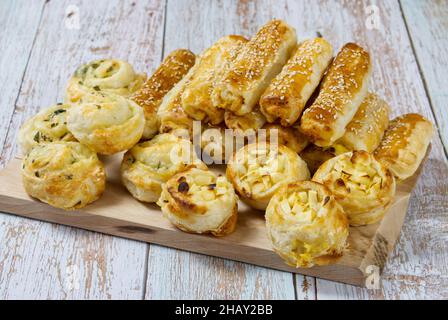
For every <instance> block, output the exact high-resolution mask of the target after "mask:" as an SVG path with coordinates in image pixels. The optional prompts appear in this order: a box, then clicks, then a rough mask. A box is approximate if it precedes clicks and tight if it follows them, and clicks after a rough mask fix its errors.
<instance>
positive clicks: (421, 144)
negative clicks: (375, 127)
mask: <svg viewBox="0 0 448 320" xmlns="http://www.w3.org/2000/svg"><path fill="white" fill-rule="evenodd" d="M433 134H434V128H433V125H432V123H431V122H430V121H428V120H427V119H426V118H424V117H423V116H421V115H419V114H416V113H409V114H405V115H402V116H400V117H397V118H395V119H394V120H392V121H391V122H390V124H389V127H388V128H387V130H386V132H385V133H384V138H383V140H381V143H380V145H379V147H378V148H377V149H376V150H375V153H374V154H375V157H376V158H377V159H378V161H380V162H381V163H382V164H384V166H385V167H387V168H388V169H389V170H390V171H392V173H393V174H394V175H395V176H396V177H397V178H398V179H401V180H404V179H407V178H409V177H410V176H412V175H413V174H414V173H415V172H416V171H417V169H418V167H419V166H420V163H421V162H422V160H423V158H424V157H425V154H426V150H427V149H428V146H429V143H430V142H431V138H432V136H433Z"/></svg>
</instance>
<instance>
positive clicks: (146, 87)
mask: <svg viewBox="0 0 448 320" xmlns="http://www.w3.org/2000/svg"><path fill="white" fill-rule="evenodd" d="M195 60H196V56H195V55H194V53H193V52H191V51H190V50H186V49H178V50H175V51H173V52H171V53H170V54H169V55H168V56H167V57H166V58H165V59H164V60H163V62H162V64H161V65H160V66H159V68H157V70H156V71H155V72H154V74H153V75H152V76H151V77H150V78H149V79H147V80H146V81H145V82H144V83H143V85H142V87H141V88H140V90H138V91H137V92H135V93H134V94H133V95H132V97H131V99H132V100H134V101H135V102H136V103H137V104H138V105H139V106H141V107H142V108H143V110H144V113H145V119H146V125H145V130H144V132H143V138H144V139H150V138H152V137H153V136H154V135H155V134H156V133H157V131H158V130H159V121H158V117H157V109H158V108H159V106H160V104H161V103H162V99H163V97H164V96H165V95H166V94H167V93H168V91H170V90H171V89H172V88H173V87H174V86H175V85H176V84H177V83H178V82H179V81H180V80H182V78H183V77H184V76H185V75H186V74H187V72H188V70H190V69H191V67H193V65H194V63H195Z"/></svg>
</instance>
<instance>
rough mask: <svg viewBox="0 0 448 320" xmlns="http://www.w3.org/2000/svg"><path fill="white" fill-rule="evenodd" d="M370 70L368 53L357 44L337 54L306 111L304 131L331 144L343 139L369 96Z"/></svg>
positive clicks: (320, 143)
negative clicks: (347, 127) (346, 128)
mask: <svg viewBox="0 0 448 320" xmlns="http://www.w3.org/2000/svg"><path fill="white" fill-rule="evenodd" d="M370 73H371V62H370V56H369V54H368V53H367V52H366V51H365V50H364V49H363V48H361V47H360V46H358V45H356V44H354V43H348V44H346V45H345V46H344V47H343V48H342V49H341V51H340V52H339V53H338V55H337V56H336V58H335V59H334V61H333V62H332V64H331V65H330V68H329V70H328V72H327V74H326V76H325V78H324V80H323V82H322V85H321V88H320V92H319V95H318V96H317V98H316V100H315V101H314V103H313V104H312V105H311V106H310V107H309V108H308V109H306V110H305V111H304V112H303V115H302V118H301V122H300V123H301V124H300V127H301V130H302V132H303V133H304V134H305V135H307V136H308V137H309V138H310V140H311V141H312V142H313V143H314V144H316V145H318V146H320V147H328V146H331V145H333V143H334V142H335V141H336V140H338V139H339V138H341V137H342V136H343V135H344V133H345V127H346V126H347V125H348V124H349V122H350V121H351V120H352V119H353V117H354V116H355V114H356V112H357V111H358V108H359V106H360V105H361V103H362V101H363V100H364V98H365V97H366V95H367V87H368V81H369V78H370Z"/></svg>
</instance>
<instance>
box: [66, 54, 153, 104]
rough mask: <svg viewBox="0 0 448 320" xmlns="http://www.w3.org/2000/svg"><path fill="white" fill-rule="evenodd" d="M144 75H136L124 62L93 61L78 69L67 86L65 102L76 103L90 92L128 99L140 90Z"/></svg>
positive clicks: (111, 60) (110, 60) (112, 60)
mask: <svg viewBox="0 0 448 320" xmlns="http://www.w3.org/2000/svg"><path fill="white" fill-rule="evenodd" d="M145 80H146V75H144V74H138V73H136V72H135V71H134V68H133V67H132V66H131V65H130V64H129V63H128V62H126V61H123V60H117V59H103V60H94V61H91V62H89V63H87V64H85V65H82V66H81V67H79V68H78V69H77V70H76V72H75V74H74V75H73V76H72V77H71V78H70V80H69V81H68V85H67V91H66V95H65V102H67V103H78V102H79V100H80V99H81V98H82V97H83V96H84V95H85V94H86V93H89V92H91V91H96V92H106V93H114V94H118V95H121V96H124V97H129V96H130V95H132V94H133V93H134V92H136V91H137V90H139V89H140V87H141V86H142V84H143V82H144V81H145Z"/></svg>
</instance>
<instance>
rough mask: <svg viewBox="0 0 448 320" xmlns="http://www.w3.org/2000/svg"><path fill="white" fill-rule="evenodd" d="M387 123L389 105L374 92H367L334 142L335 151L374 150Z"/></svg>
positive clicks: (338, 152)
mask: <svg viewBox="0 0 448 320" xmlns="http://www.w3.org/2000/svg"><path fill="white" fill-rule="evenodd" d="M388 124H389V106H388V105H387V103H386V102H385V101H384V100H382V99H381V98H380V97H378V96H377V95H376V94H374V93H369V94H368V95H367V97H366V98H365V99H364V101H363V103H362V104H361V105H360V106H359V109H358V112H356V114H355V117H354V118H353V119H352V121H350V123H349V124H348V125H347V127H346V128H345V134H344V135H343V136H342V138H341V139H339V140H338V141H337V142H336V145H335V146H334V148H335V150H336V153H337V154H340V153H343V152H347V151H352V150H364V151H367V152H373V151H375V149H376V148H377V147H378V145H379V144H380V142H381V139H382V138H383V134H384V131H385V130H386V128H387V126H388ZM339 149H342V150H344V151H343V152H341V151H342V150H339Z"/></svg>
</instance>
